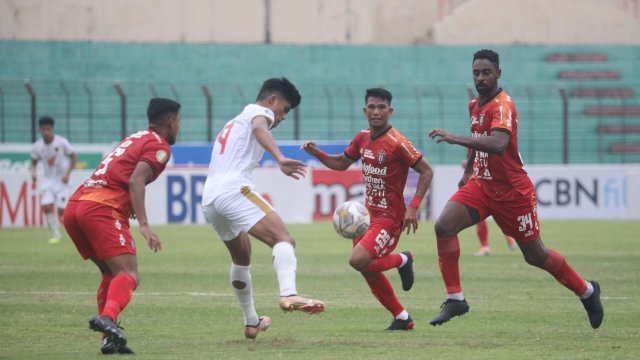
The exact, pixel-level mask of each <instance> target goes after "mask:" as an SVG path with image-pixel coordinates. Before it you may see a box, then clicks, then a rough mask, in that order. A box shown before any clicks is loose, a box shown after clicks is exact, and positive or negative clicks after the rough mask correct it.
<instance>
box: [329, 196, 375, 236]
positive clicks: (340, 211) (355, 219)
mask: <svg viewBox="0 0 640 360" xmlns="http://www.w3.org/2000/svg"><path fill="white" fill-rule="evenodd" d="M369 221H370V218H369V212H368V211H367V208H366V207H365V206H364V205H363V204H361V203H359V202H357V201H347V202H345V203H343V204H342V205H340V206H338V207H337V208H336V211H335V212H334V213H333V228H334V229H336V232H337V233H338V234H339V235H341V236H342V237H345V238H347V239H355V238H359V237H360V236H362V235H364V233H365V232H366V231H367V228H369Z"/></svg>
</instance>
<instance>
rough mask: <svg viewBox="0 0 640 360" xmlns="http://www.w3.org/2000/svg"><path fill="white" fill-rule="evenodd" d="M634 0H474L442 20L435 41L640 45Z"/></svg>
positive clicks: (635, 2) (636, 5) (457, 42)
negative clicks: (626, 6)
mask: <svg viewBox="0 0 640 360" xmlns="http://www.w3.org/2000/svg"><path fill="white" fill-rule="evenodd" d="M629 3H631V5H629V8H627V9H626V10H625V6H624V3H622V6H621V3H620V2H619V1H602V0H562V1H558V0H535V1H503V0H473V1H468V2H466V3H464V4H462V5H461V6H459V7H457V8H456V9H455V11H454V12H453V14H451V15H450V16H448V17H446V18H445V19H444V20H443V21H441V22H439V23H436V24H435V25H434V28H433V40H434V42H435V43H438V44H458V45H460V44H474V43H486V42H490V43H494V44H514V43H515V44H639V43H640V19H639V18H638V9H637V7H638V2H637V1H631V2H629ZM631 6H633V9H631V8H630V7H631ZM496 9H499V12H498V11H496Z"/></svg>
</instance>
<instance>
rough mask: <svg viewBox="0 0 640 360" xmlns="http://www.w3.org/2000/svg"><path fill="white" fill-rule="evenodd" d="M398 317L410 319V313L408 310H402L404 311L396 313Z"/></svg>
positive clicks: (399, 318)
mask: <svg viewBox="0 0 640 360" xmlns="http://www.w3.org/2000/svg"><path fill="white" fill-rule="evenodd" d="M396 319H398V320H409V313H408V312H407V310H402V312H401V313H400V314H398V315H396Z"/></svg>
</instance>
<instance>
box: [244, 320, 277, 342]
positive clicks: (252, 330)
mask: <svg viewBox="0 0 640 360" xmlns="http://www.w3.org/2000/svg"><path fill="white" fill-rule="evenodd" d="M270 325H271V318H270V317H268V316H260V317H259V318H258V324H257V325H245V326H244V337H245V338H247V339H249V340H254V339H255V338H256V337H257V336H258V333H259V332H261V331H266V330H267V329H268V328H269V326H270Z"/></svg>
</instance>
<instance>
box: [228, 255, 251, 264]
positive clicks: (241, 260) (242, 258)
mask: <svg viewBox="0 0 640 360" xmlns="http://www.w3.org/2000/svg"><path fill="white" fill-rule="evenodd" d="M231 262H233V263H234V264H236V265H240V266H249V264H251V255H250V254H231Z"/></svg>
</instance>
